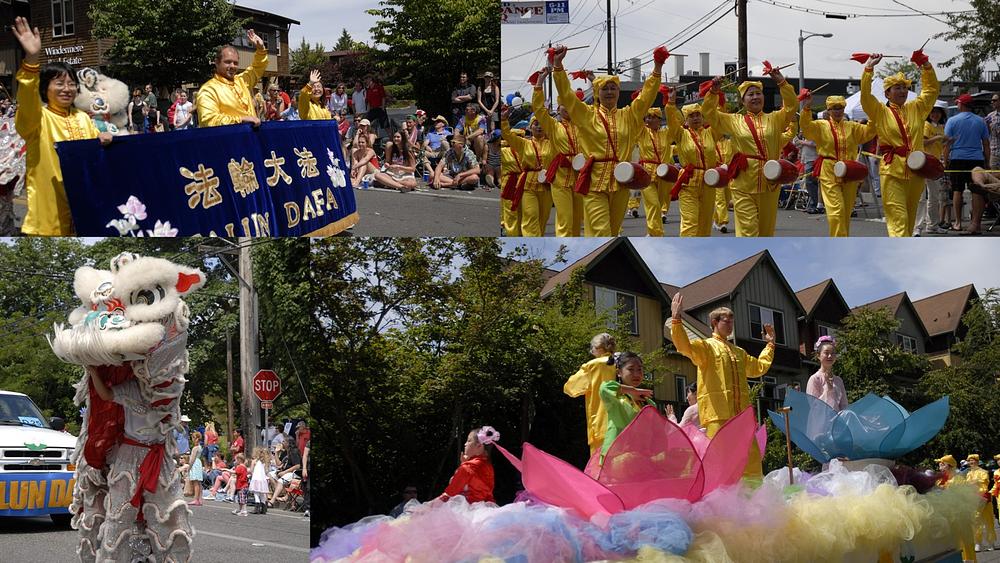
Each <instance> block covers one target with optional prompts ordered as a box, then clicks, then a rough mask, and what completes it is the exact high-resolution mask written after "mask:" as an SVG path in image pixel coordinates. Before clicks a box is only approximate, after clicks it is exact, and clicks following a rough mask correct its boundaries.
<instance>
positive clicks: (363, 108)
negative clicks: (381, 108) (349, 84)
mask: <svg viewBox="0 0 1000 563" xmlns="http://www.w3.org/2000/svg"><path fill="white" fill-rule="evenodd" d="M365 93H366V92H365V87H364V85H362V84H361V81H360V80H357V81H355V82H354V92H352V93H351V103H352V104H354V115H355V116H359V115H364V114H366V113H368V103H367V102H365Z"/></svg>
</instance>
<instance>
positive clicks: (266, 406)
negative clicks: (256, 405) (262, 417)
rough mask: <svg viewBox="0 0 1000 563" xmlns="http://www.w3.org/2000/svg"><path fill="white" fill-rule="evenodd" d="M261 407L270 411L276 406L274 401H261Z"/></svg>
mask: <svg viewBox="0 0 1000 563" xmlns="http://www.w3.org/2000/svg"><path fill="white" fill-rule="evenodd" d="M260 408H262V409H264V410H266V411H269V410H271V409H272V408H274V403H272V402H271V401H261V402H260Z"/></svg>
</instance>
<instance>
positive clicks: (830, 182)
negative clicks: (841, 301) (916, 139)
mask: <svg viewBox="0 0 1000 563" xmlns="http://www.w3.org/2000/svg"><path fill="white" fill-rule="evenodd" d="M811 103H812V95H811V94H810V95H809V96H808V97H806V98H805V99H804V100H803V107H802V112H801V114H800V115H799V128H800V129H801V130H802V135H803V136H804V137H805V138H806V139H809V140H810V141H812V142H814V143H816V154H817V158H816V163H815V164H814V165H813V175H814V176H818V177H819V185H820V190H821V191H822V193H823V204H824V205H825V206H826V219H827V222H828V223H829V227H830V236H831V237H846V236H848V235H850V231H851V211H853V210H854V200H855V199H856V198H857V196H858V186H859V185H861V182H862V181H863V180H858V181H856V182H845V181H843V180H842V179H840V178H837V177H836V176H835V175H834V173H833V167H834V166H835V165H836V164H837V161H840V160H843V161H853V160H855V159H856V158H857V156H858V145H861V144H864V143H867V142H868V141H870V140H872V138H873V137H875V134H876V133H877V131H876V130H875V126H874V125H873V124H872V123H871V122H868V124H867V125H862V124H861V123H858V122H856V121H846V120H844V108H845V107H846V106H847V101H846V100H844V97H843V96H829V97H827V99H826V113H827V118H826V119H825V120H823V121H814V120H813V116H812V110H810V109H809V105H810V104H811Z"/></svg>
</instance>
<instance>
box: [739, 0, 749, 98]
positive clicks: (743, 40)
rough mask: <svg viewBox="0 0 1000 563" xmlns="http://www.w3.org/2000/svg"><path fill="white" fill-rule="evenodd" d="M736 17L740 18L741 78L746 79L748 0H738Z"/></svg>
mask: <svg viewBox="0 0 1000 563" xmlns="http://www.w3.org/2000/svg"><path fill="white" fill-rule="evenodd" d="M736 17H737V18H738V19H739V24H738V32H737V33H738V34H739V59H740V61H739V64H738V65H737V68H739V69H740V71H739V79H740V80H746V79H747V76H748V74H749V65H748V64H747V0H736Z"/></svg>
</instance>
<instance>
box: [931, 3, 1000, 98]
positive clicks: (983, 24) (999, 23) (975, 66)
mask: <svg viewBox="0 0 1000 563" xmlns="http://www.w3.org/2000/svg"><path fill="white" fill-rule="evenodd" d="M969 3H970V4H971V5H972V10H970V11H967V12H957V13H954V14H951V15H949V16H947V18H948V23H949V24H950V26H951V27H950V29H948V31H944V32H942V33H939V34H937V35H935V37H938V38H941V37H943V38H944V39H946V40H948V41H950V42H954V43H958V44H959V48H960V49H961V53H959V54H958V55H956V56H954V57H952V58H950V59H948V60H947V61H944V62H943V63H941V66H943V67H945V68H950V67H955V70H954V71H953V72H952V76H954V77H955V78H958V79H959V80H964V81H969V82H975V81H978V80H980V79H981V78H982V75H983V68H984V67H985V65H986V63H988V62H991V61H994V60H996V58H997V57H998V56H1000V4H998V3H997V2H995V1H994V0H970V2H969Z"/></svg>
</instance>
